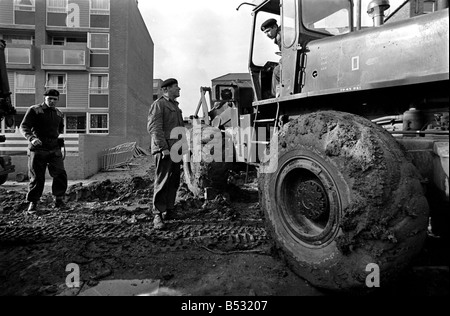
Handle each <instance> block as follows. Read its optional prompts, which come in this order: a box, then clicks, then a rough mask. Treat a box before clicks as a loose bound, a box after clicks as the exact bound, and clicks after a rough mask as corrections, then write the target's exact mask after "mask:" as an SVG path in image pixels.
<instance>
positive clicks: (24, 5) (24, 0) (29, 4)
mask: <svg viewBox="0 0 450 316" xmlns="http://www.w3.org/2000/svg"><path fill="white" fill-rule="evenodd" d="M34 1H35V0H14V10H15V11H34V10H35V3H34Z"/></svg>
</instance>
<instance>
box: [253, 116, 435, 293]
mask: <svg viewBox="0 0 450 316" xmlns="http://www.w3.org/2000/svg"><path fill="white" fill-rule="evenodd" d="M279 135H280V136H279V141H278V156H277V158H278V168H277V170H276V172H274V173H267V174H261V175H260V183H259V185H260V200H261V205H262V207H263V209H264V211H265V213H266V217H267V219H268V226H269V230H270V231H271V234H272V236H273V237H274V239H275V242H276V244H277V246H278V248H279V249H280V250H281V253H282V255H283V257H284V258H285V259H286V260H287V262H288V263H289V265H290V266H291V267H292V269H293V270H294V271H296V272H297V273H298V274H299V275H300V276H302V277H304V278H305V279H307V280H308V281H310V282H311V283H312V284H313V285H315V286H317V287H320V288H325V289H331V290H353V289H361V288H364V287H366V279H367V278H368V277H369V275H370V273H371V272H372V270H370V269H369V271H366V268H367V267H373V265H372V266H368V265H369V264H376V265H378V266H379V268H380V278H381V286H382V285H383V284H384V285H386V283H388V282H387V281H389V280H391V279H392V278H393V277H394V276H395V275H396V273H397V272H399V271H400V270H402V269H403V268H404V267H405V266H406V265H407V264H408V263H409V262H410V260H411V259H412V258H413V257H414V256H415V255H416V254H417V253H418V252H420V250H421V248H422V246H423V243H424V241H425V238H426V231H427V222H428V212H429V207H428V204H427V201H426V199H425V197H424V193H423V189H422V186H421V183H420V179H419V175H418V172H417V171H416V169H415V167H414V166H413V165H412V164H411V163H410V162H409V161H408V160H407V159H406V157H405V154H404V152H403V150H402V148H401V147H400V145H399V144H398V143H397V142H396V141H395V139H394V138H393V137H392V136H391V135H390V134H389V133H387V132H386V131H384V130H383V129H382V128H380V127H378V126H376V125H374V124H372V123H371V122H370V121H368V120H366V119H364V118H362V117H359V116H356V115H352V114H346V113H341V112H334V111H329V112H318V113H312V114H308V115H305V116H301V117H300V118H299V119H297V120H295V121H292V122H290V123H288V124H287V125H285V126H284V127H283V129H282V130H281V131H280V134H279ZM373 271H375V270H373Z"/></svg>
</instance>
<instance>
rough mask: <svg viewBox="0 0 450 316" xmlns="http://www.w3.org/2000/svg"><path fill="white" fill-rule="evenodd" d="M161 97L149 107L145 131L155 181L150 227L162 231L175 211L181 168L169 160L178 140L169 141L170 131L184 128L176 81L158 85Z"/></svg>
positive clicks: (177, 163) (172, 80) (168, 80)
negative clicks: (152, 158) (151, 223)
mask: <svg viewBox="0 0 450 316" xmlns="http://www.w3.org/2000/svg"><path fill="white" fill-rule="evenodd" d="M161 88H162V91H163V95H162V96H161V97H160V98H159V99H158V100H156V101H155V102H154V103H153V104H152V105H151V107H150V111H149V114H148V123H147V130H148V133H149V134H150V136H151V152H152V154H153V155H154V157H155V166H156V169H155V181H154V191H153V204H152V206H151V207H152V212H153V215H154V219H153V227H154V228H155V229H164V227H165V225H164V220H166V219H167V218H169V217H170V215H171V212H173V210H174V208H175V199H176V195H177V191H178V187H179V185H180V176H181V171H180V168H181V164H180V162H174V161H173V160H172V159H171V157H170V150H171V148H172V146H173V145H174V144H175V143H177V142H178V139H171V137H170V134H171V132H172V130H174V129H176V128H180V127H183V126H184V122H183V116H182V113H181V110H180V108H179V107H178V102H177V101H176V99H177V98H178V97H179V96H180V90H181V89H180V87H178V81H177V80H176V79H173V78H171V79H167V80H165V81H164V82H163V83H162V85H161Z"/></svg>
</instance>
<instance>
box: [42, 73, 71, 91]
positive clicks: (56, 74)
mask: <svg viewBox="0 0 450 316" xmlns="http://www.w3.org/2000/svg"><path fill="white" fill-rule="evenodd" d="M51 75H53V76H64V84H63V87H62V88H60V87H59V86H54V85H49V79H50V76H51ZM45 88H46V89H56V90H58V91H59V93H60V94H67V73H65V72H51V71H50V72H47V73H46V74H45Z"/></svg>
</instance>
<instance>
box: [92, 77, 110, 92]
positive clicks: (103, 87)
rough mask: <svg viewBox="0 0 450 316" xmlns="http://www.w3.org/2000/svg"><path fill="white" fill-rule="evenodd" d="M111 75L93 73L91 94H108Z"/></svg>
mask: <svg viewBox="0 0 450 316" xmlns="http://www.w3.org/2000/svg"><path fill="white" fill-rule="evenodd" d="M108 79H109V77H108V75H107V74H91V82H90V90H89V92H90V93H91V94H108V93H109V80H108Z"/></svg>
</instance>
